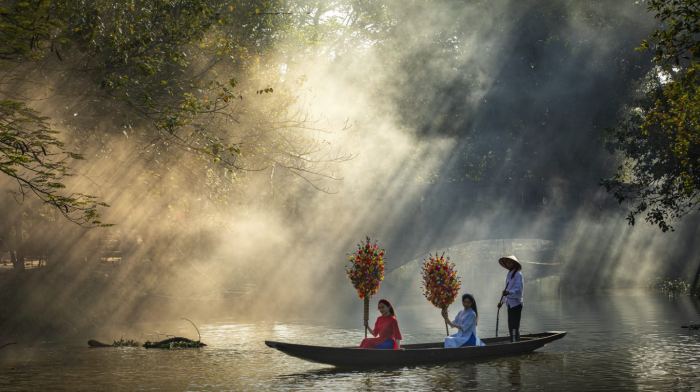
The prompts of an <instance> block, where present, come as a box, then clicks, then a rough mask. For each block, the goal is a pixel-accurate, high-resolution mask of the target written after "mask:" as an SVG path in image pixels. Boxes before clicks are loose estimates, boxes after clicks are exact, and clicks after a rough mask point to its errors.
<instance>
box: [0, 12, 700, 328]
mask: <svg viewBox="0 0 700 392" xmlns="http://www.w3.org/2000/svg"><path fill="white" fill-rule="evenodd" d="M296 6H298V9H300V10H302V11H303V10H306V9H308V10H309V11H308V12H310V13H311V14H310V15H309V17H311V16H313V17H315V18H316V19H317V20H318V21H320V24H319V25H318V26H316V28H318V29H319V33H318V36H316V41H315V42H314V45H313V46H312V49H306V48H301V47H295V46H294V45H298V43H297V41H295V40H294V37H289V38H288V40H281V41H280V42H277V43H276V44H275V45H273V46H271V47H265V48H264V50H263V53H262V54H261V56H260V58H259V62H260V63H261V64H263V65H261V66H258V67H254V66H251V67H249V68H247V69H246V70H245V73H244V74H237V75H232V76H235V77H236V78H238V79H240V80H241V86H242V87H241V88H242V89H243V90H244V91H255V90H257V89H261V88H266V87H268V86H269V87H272V88H274V92H272V93H269V94H248V95H246V97H245V98H243V99H241V100H240V103H238V104H237V106H236V109H235V110H234V111H233V112H232V113H233V114H232V117H231V118H228V119H226V118H217V119H215V120H207V121H208V123H207V124H208V125H209V126H213V127H215V128H217V129H220V130H221V132H222V133H223V134H225V135H226V138H228V140H231V141H232V142H234V143H239V144H240V145H241V146H242V147H241V154H240V158H239V161H237V163H239V164H240V165H241V167H242V168H243V169H241V170H237V171H236V170H230V169H227V168H222V167H221V166H220V165H217V163H216V162H212V161H211V160H207V159H206V158H202V157H201V156H197V155H196V154H192V151H188V150H187V148H181V147H178V146H176V145H173V144H168V143H159V142H158V141H157V140H154V139H153V138H152V137H151V135H150V134H149V133H148V131H147V129H146V128H147V125H146V121H145V120H144V119H143V118H142V117H140V116H139V115H138V114H135V113H132V112H130V111H129V110H128V108H124V107H122V106H121V104H118V103H107V102H108V101H107V100H106V99H104V97H102V98H100V95H99V94H93V93H92V92H90V91H88V88H87V87H86V86H87V85H88V84H89V83H88V81H89V80H88V79H89V77H86V76H85V75H82V74H79V73H68V72H67V71H65V69H66V68H67V67H68V66H67V65H66V64H65V62H61V61H58V60H56V59H49V60H46V61H45V62H44V63H43V64H42V65H41V66H37V67H36V68H35V69H30V70H26V72H27V73H26V74H25V77H26V79H27V80H29V79H31V80H33V81H32V82H28V81H25V80H19V81H15V82H14V84H13V86H12V90H13V91H15V92H17V91H21V94H22V95H24V96H29V97H31V100H32V103H33V107H34V109H36V110H37V111H39V112H40V113H42V114H44V115H46V116H49V117H50V118H51V119H52V122H53V124H54V126H55V127H56V128H57V129H58V130H59V131H60V135H61V138H62V139H64V140H65V141H66V143H71V144H72V145H76V146H79V149H80V152H81V153H82V154H84V156H85V157H86V159H85V160H83V161H80V162H78V163H77V164H76V166H75V172H76V175H75V176H74V177H72V178H71V179H70V182H69V185H70V186H71V187H74V188H75V189H79V190H81V191H84V192H88V193H91V194H96V195H98V196H99V197H100V198H102V199H104V200H105V201H106V202H107V203H108V204H109V205H110V207H109V208H106V209H105V210H104V212H103V221H104V222H108V223H112V224H114V225H113V226H110V227H99V228H84V227H79V226H76V225H72V224H69V223H67V222H65V221H64V220H63V218H62V217H61V216H59V215H58V214H56V213H55V212H51V211H50V210H47V211H46V213H45V214H46V216H47V217H48V218H47V220H46V221H44V222H43V223H42V224H37V225H35V226H32V227H31V228H25V229H24V230H27V231H30V232H31V233H32V234H31V238H32V241H31V242H30V243H29V244H28V245H27V246H28V247H29V248H30V249H35V250H36V251H35V252H34V253H36V254H39V253H41V254H46V255H48V256H46V267H45V268H46V269H48V270H50V272H51V273H50V274H49V273H48V271H47V273H45V274H41V275H33V276H26V277H24V278H23V280H22V282H21V283H22V286H21V287H22V288H19V289H18V288H17V287H18V286H17V285H8V286H6V288H5V289H3V290H2V295H3V298H4V299H3V302H5V303H7V304H10V306H8V307H7V308H6V311H3V312H2V313H0V314H2V320H1V321H2V323H3V324H4V325H3V326H2V327H0V331H3V333H7V334H9V335H12V334H14V333H19V332H20V331H21V330H22V329H23V328H24V327H25V326H26V325H30V324H34V325H35V326H40V327H39V328H37V329H38V331H36V332H37V333H40V332H41V333H43V332H47V331H53V332H56V333H60V334H81V333H83V332H84V331H86V330H87V331H96V333H100V334H103V335H109V334H116V333H123V332H124V331H128V330H132V331H134V330H137V329H138V327H137V326H138V323H139V322H143V321H145V320H159V322H163V323H165V324H171V325H180V324H181V321H180V318H181V317H189V318H193V319H195V320H197V321H202V320H207V319H213V318H231V319H235V320H242V321H252V320H283V319H292V320H294V319H303V318H304V317H308V316H311V315H314V314H318V312H319V309H323V314H324V315H326V316H327V318H328V319H337V320H345V319H350V318H353V317H354V318H356V319H359V314H360V313H361V303H360V301H359V300H358V299H357V298H356V294H355V291H354V289H353V288H352V286H351V285H350V283H349V282H348V281H347V278H346V276H345V264H346V256H347V254H348V253H350V252H351V251H353V249H354V247H355V244H356V243H357V242H359V241H360V240H362V239H363V238H364V237H365V236H370V237H371V238H373V239H377V240H378V241H379V242H380V244H381V245H382V246H383V247H384V248H385V249H386V251H387V261H386V263H387V273H386V280H385V282H384V283H383V285H384V286H383V288H382V290H381V291H380V292H379V294H378V295H377V296H376V298H374V300H377V299H379V298H381V297H385V296H386V297H389V298H390V299H391V300H392V301H393V302H394V304H395V305H397V307H398V308H400V307H401V306H406V307H407V308H408V307H409V306H410V307H412V309H414V310H412V314H413V315H417V316H415V317H419V316H420V315H421V314H422V312H435V311H434V310H433V309H431V307H430V305H429V304H428V303H427V302H425V301H424V303H422V304H421V303H420V295H421V294H420V286H419V284H418V283H417V280H416V279H417V270H416V269H415V266H417V265H418V263H420V261H421V260H422V259H423V258H425V257H427V256H428V254H429V253H430V252H443V251H445V252H447V254H448V255H451V256H452V259H453V261H455V262H456V264H457V266H458V271H459V273H460V275H461V276H462V278H463V282H462V283H463V286H462V287H463V288H464V290H467V291H470V292H473V293H475V295H476V296H477V298H478V299H479V298H484V300H485V301H491V302H494V303H495V301H496V299H497V297H498V293H499V291H500V290H501V286H502V276H500V275H499V274H500V273H501V271H500V267H499V266H498V264H497V262H496V261H497V258H498V257H499V255H502V254H504V253H515V254H516V255H517V256H518V257H519V258H520V259H521V260H522V261H523V264H524V273H525V274H526V277H528V275H527V274H528V270H529V271H531V272H533V273H532V275H530V276H529V277H528V279H529V280H528V286H527V287H528V290H530V292H532V293H533V296H535V295H537V296H541V297H544V298H547V297H556V296H559V295H561V293H562V292H566V293H575V294H581V293H589V292H595V291H598V290H608V289H621V288H635V287H636V288H640V287H642V288H643V287H646V286H647V285H648V283H649V282H650V281H652V280H653V279H655V278H657V277H666V276H672V277H683V278H686V279H692V277H693V276H694V274H696V271H697V270H698V268H699V267H700V259H698V257H697V256H696V253H697V250H698V245H697V242H696V241H695V239H697V238H698V235H699V234H700V233H699V229H698V227H699V226H698V217H697V216H695V215H691V216H688V217H686V219H685V220H684V221H682V222H679V223H677V225H676V227H675V231H673V232H666V233H663V232H661V231H660V230H658V229H657V228H655V227H653V226H651V225H648V224H646V223H645V222H638V223H637V224H636V225H635V226H629V225H628V224H627V222H626V221H625V215H626V212H627V210H626V206H625V205H622V206H620V205H618V203H617V202H616V201H615V200H614V199H613V198H612V197H611V196H610V195H609V194H607V193H606V192H605V189H603V188H601V187H600V185H599V184H600V180H601V179H602V178H604V177H606V176H609V175H610V174H611V173H612V172H613V171H614V170H615V169H616V167H617V165H618V164H619V163H618V157H615V156H613V155H610V154H609V153H608V152H607V151H605V148H604V146H603V140H602V139H603V133H604V130H605V128H609V127H612V126H614V125H615V124H616V122H617V121H618V118H619V116H620V110H621V109H622V107H623V105H624V104H625V102H626V101H627V100H629V98H630V97H631V96H632V95H633V94H634V92H635V90H636V88H637V87H638V80H640V78H642V77H643V76H644V75H646V74H647V73H648V72H649V71H650V69H651V66H650V62H649V55H648V54H644V53H639V52H636V51H635V50H634V48H635V47H636V46H638V44H639V42H640V41H641V40H642V39H643V38H644V37H645V36H647V35H648V34H649V33H650V32H651V31H652V30H653V29H654V28H655V21H654V20H653V17H652V15H650V14H648V12H647V11H646V7H645V4H644V2H640V1H617V2H610V1H592V2H578V1H561V2H546V1H498V2H488V1H440V2H420V1H408V2H400V1H394V2H387V3H385V5H383V6H382V10H381V14H382V15H385V16H386V23H385V24H384V25H382V26H380V27H381V28H380V27H377V26H376V25H374V24H372V23H370V22H367V25H366V26H365V27H364V28H363V29H362V31H364V33H365V34H359V33H353V32H351V31H350V27H347V31H344V30H343V29H340V31H341V34H339V35H334V34H333V33H330V34H325V33H324V30H323V29H322V28H321V27H323V26H329V25H333V24H334V23H339V24H340V25H341V26H342V24H343V23H344V21H346V20H347V19H346V18H347V16H348V15H349V12H350V11H351V10H348V9H347V8H344V6H342V4H341V5H338V4H336V3H334V2H329V3H328V4H327V7H322V9H317V8H313V6H312V5H310V4H305V3H304V2H297V3H296ZM300 12H301V11H300ZM314 12H315V13H318V15H317V14H315V13H314ZM302 14H303V12H302ZM364 16H366V15H360V16H358V18H360V19H361V18H362V17H364ZM280 17H284V15H281V16H280ZM356 23H358V25H362V24H361V23H359V22H356ZM307 27H308V26H307ZM308 28H313V26H311V27H308ZM215 70H216V72H218V75H219V76H221V78H223V79H225V78H227V77H229V76H230V73H232V72H234V71H237V70H232V69H226V68H221V69H215ZM37 80H39V81H40V82H36V81H37ZM124 113H127V114H126V115H125V114H124ZM129 113H131V114H129ZM266 143H267V144H266ZM273 143H275V144H280V145H282V144H283V145H284V146H285V148H286V151H288V152H291V155H290V154H288V156H284V154H280V153H279V152H276V151H277V150H274V149H271V148H268V147H267V146H269V145H270V144H273ZM292 155H293V157H292ZM292 159H293V160H294V162H297V163H298V162H302V165H298V164H291V163H290V164H289V165H285V162H287V163H289V162H291V161H290V160H292ZM0 185H1V186H2V187H3V189H8V190H9V189H12V187H13V184H12V183H11V181H9V180H7V179H4V178H3V179H2V180H0ZM212 188H215V189H216V192H211V189H212ZM3 197H4V198H5V200H3V207H2V209H3V210H4V211H3V212H4V216H5V217H6V220H7V221H13V220H17V219H22V214H23V213H24V212H23V211H24V210H23V209H22V208H20V207H18V204H17V201H18V200H15V199H17V197H16V195H15V196H11V195H4V196H3ZM20 199H21V198H20ZM19 201H20V202H21V204H19V205H21V206H34V207H32V208H35V209H40V208H42V207H41V206H39V205H38V204H37V203H36V202H35V201H32V200H31V199H27V200H24V201H22V200H19ZM32 203H34V204H32ZM27 208H29V207H27ZM27 253H31V252H27ZM3 257H4V256H3ZM411 268H413V269H411ZM407 271H408V272H407ZM28 272H29V271H28ZM535 272H536V273H535ZM3 273H4V272H3ZM535 293H536V294H535ZM438 321H439V320H438ZM172 328H177V327H172ZM81 336H82V335H81Z"/></svg>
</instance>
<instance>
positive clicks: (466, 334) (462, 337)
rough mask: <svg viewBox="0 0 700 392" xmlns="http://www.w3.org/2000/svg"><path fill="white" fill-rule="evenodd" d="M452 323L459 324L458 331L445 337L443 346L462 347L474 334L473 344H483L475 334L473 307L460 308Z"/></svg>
mask: <svg viewBox="0 0 700 392" xmlns="http://www.w3.org/2000/svg"><path fill="white" fill-rule="evenodd" d="M452 324H455V325H457V326H459V332H457V333H456V334H454V335H451V336H448V337H446V338H445V348H457V347H462V345H464V343H467V342H468V341H469V339H470V338H471V337H472V335H474V341H475V344H474V345H475V346H485V344H484V343H483V342H482V341H481V340H480V339H479V337H478V336H476V313H475V312H474V309H471V308H469V309H467V310H464V309H462V310H461V311H460V312H459V313H457V317H455V319H454V321H452Z"/></svg>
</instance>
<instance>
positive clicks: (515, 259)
mask: <svg viewBox="0 0 700 392" xmlns="http://www.w3.org/2000/svg"><path fill="white" fill-rule="evenodd" d="M506 260H510V261H513V262H515V264H517V265H518V269H521V268H523V266H522V264H520V262H519V261H518V258H517V257H515V255H510V256H503V257H501V258H500V259H498V264H500V265H501V267H503V268H506V266H505V261H506ZM506 269H508V268H506Z"/></svg>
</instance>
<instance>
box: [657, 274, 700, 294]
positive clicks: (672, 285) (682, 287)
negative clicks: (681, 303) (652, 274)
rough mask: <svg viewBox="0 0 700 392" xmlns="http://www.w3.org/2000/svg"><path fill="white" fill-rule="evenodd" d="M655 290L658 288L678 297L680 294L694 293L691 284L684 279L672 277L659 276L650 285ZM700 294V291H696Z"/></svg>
mask: <svg viewBox="0 0 700 392" xmlns="http://www.w3.org/2000/svg"><path fill="white" fill-rule="evenodd" d="M650 286H651V287H652V288H654V289H655V290H658V291H660V292H662V293H664V294H667V295H668V296H669V297H676V296H679V295H690V294H693V293H694V292H693V287H691V284H690V283H689V282H687V281H686V280H684V279H672V278H657V279H656V280H654V281H653V282H651V285H650ZM695 294H696V295H697V294H700V293H697V292H696V293H695Z"/></svg>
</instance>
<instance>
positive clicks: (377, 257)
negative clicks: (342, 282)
mask: <svg viewBox="0 0 700 392" xmlns="http://www.w3.org/2000/svg"><path fill="white" fill-rule="evenodd" d="M348 260H349V261H350V265H349V266H347V267H346V268H345V272H346V273H347V274H348V278H350V282H352V285H353V286H354V287H355V290H357V295H358V296H359V297H360V299H364V298H365V297H369V296H371V295H374V294H376V293H377V292H378V291H379V285H380V284H381V282H382V280H384V249H380V248H379V245H377V243H376V242H374V243H372V242H371V240H370V238H369V237H367V239H366V241H365V242H361V243H359V244H358V245H357V250H356V251H355V252H354V253H353V254H351V255H350V256H349V257H348Z"/></svg>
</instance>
